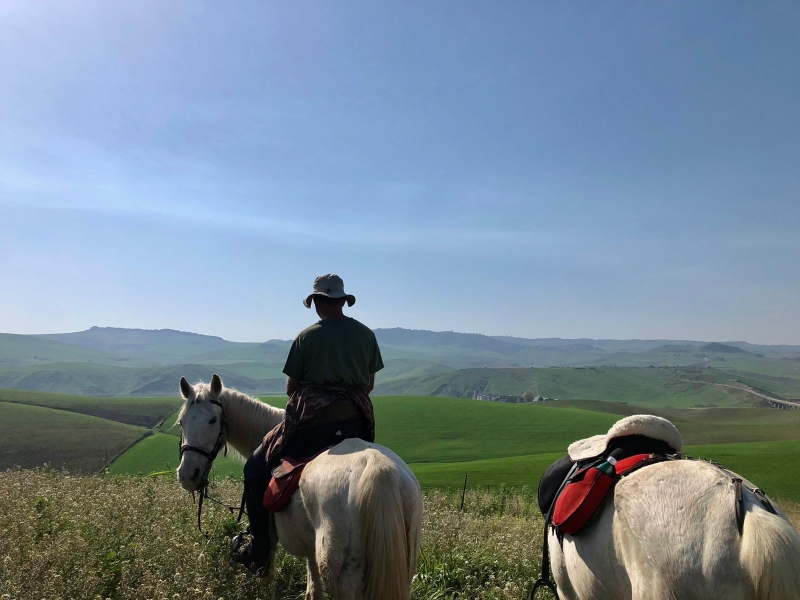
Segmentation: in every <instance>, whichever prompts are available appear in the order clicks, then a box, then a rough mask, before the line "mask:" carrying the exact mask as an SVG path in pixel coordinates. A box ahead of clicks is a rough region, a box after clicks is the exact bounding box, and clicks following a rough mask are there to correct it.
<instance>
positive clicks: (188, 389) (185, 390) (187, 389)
mask: <svg viewBox="0 0 800 600" xmlns="http://www.w3.org/2000/svg"><path fill="white" fill-rule="evenodd" d="M181 396H183V397H184V398H186V399H187V400H188V399H189V398H191V397H192V396H194V388H193V387H192V384H191V383H189V382H188V381H186V377H181Z"/></svg>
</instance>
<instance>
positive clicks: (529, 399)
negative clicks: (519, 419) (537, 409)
mask: <svg viewBox="0 0 800 600" xmlns="http://www.w3.org/2000/svg"><path fill="white" fill-rule="evenodd" d="M533 398H534V395H533V392H525V393H524V394H522V401H523V402H533Z"/></svg>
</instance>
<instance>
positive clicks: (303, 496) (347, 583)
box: [177, 374, 422, 600]
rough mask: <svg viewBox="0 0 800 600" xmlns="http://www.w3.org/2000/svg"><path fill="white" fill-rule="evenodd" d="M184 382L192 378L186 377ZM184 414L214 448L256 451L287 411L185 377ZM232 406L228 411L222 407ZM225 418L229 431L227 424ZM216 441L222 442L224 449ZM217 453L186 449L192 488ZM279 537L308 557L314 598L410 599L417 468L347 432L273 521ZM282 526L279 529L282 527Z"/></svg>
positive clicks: (185, 470) (182, 471)
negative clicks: (326, 593) (411, 467)
mask: <svg viewBox="0 0 800 600" xmlns="http://www.w3.org/2000/svg"><path fill="white" fill-rule="evenodd" d="M184 384H185V385H184ZM181 393H182V395H183V397H184V398H185V400H186V401H185V403H184V406H183V408H182V409H181V412H180V416H179V420H180V423H181V427H182V429H183V436H184V438H185V442H186V443H187V444H189V445H191V446H193V447H196V448H201V449H204V450H205V451H206V452H207V453H209V454H212V460H213V453H214V451H215V449H216V450H219V447H216V446H221V445H222V444H224V443H226V442H227V443H228V444H230V446H232V447H233V448H234V449H235V450H236V451H237V452H238V453H239V454H241V455H242V456H243V457H248V456H250V455H251V454H252V453H253V452H254V451H255V450H256V449H257V448H258V446H259V445H260V444H261V441H262V438H263V437H264V435H265V434H266V433H267V432H268V431H270V430H271V429H272V428H273V427H274V426H275V425H277V424H278V423H280V422H281V420H282V419H283V414H284V411H283V410H280V409H277V408H273V407H271V406H269V405H268V404H265V403H263V402H260V401H258V400H256V399H255V398H251V397H249V396H247V395H245V394H242V393H240V392H237V391H236V390H232V389H224V388H223V386H222V381H221V380H220V378H219V376H218V375H216V374H215V375H214V376H213V378H212V380H211V384H210V385H208V384H204V383H198V384H195V385H194V386H191V385H189V384H188V383H186V380H185V379H182V380H181ZM223 411H224V412H223ZM223 425H224V429H223ZM215 447H216V448H215ZM208 460H209V458H208V457H206V456H205V455H204V454H203V453H201V452H185V453H184V454H183V456H182V457H181V463H180V466H179V467H178V470H177V473H178V480H179V481H180V483H181V485H182V486H183V488H184V489H186V490H188V491H194V490H196V489H197V488H198V486H199V485H200V483H201V479H202V478H201V477H199V475H198V474H199V473H205V472H206V468H207V467H208V466H209V465H208V464H207V462H208ZM271 528H272V533H273V535H272V540H273V542H272V543H273V553H272V556H273V559H272V561H271V565H270V570H269V576H270V578H272V577H273V576H274V554H275V553H274V550H275V547H276V545H277V543H278V541H280V543H281V544H282V545H283V547H284V548H285V549H286V551H287V552H289V553H290V554H294V555H295V556H299V557H302V558H305V559H306V560H307V563H308V585H307V589H306V595H305V598H306V600H323V599H324V598H325V590H326V589H327V591H328V593H330V594H331V595H332V597H333V598H334V599H335V600H409V598H410V597H411V580H412V578H413V576H414V572H415V570H416V566H417V558H418V556H419V548H420V543H421V529H422V493H421V491H420V486H419V483H418V482H417V479H416V478H415V477H414V474H413V473H412V472H411V469H409V468H408V466H407V465H406V464H405V463H404V462H403V461H402V460H401V459H400V457H398V456H397V455H396V454H395V453H394V452H392V451H391V450H389V449H388V448H384V447H383V446H380V445H378V444H370V443H367V442H365V441H363V440H359V439H348V440H345V441H343V442H341V443H340V444H339V445H337V446H335V447H334V448H331V449H330V450H328V451H326V452H323V453H322V454H321V455H320V456H319V457H317V458H316V459H314V461H312V462H311V463H309V464H308V466H306V468H305V470H304V471H303V476H302V479H301V481H300V488H299V489H298V491H297V492H296V493H295V495H294V497H293V498H292V500H291V501H290V502H289V504H288V505H286V507H285V508H284V509H283V510H282V511H281V512H279V513H276V514H275V515H274V519H273V520H272V523H271ZM276 534H277V535H276Z"/></svg>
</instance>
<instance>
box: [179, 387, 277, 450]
mask: <svg viewBox="0 0 800 600" xmlns="http://www.w3.org/2000/svg"><path fill="white" fill-rule="evenodd" d="M192 387H193V388H194V395H193V396H192V397H191V398H187V399H186V400H185V401H184V403H183V406H182V407H181V410H180V411H179V412H178V419H177V421H176V422H175V423H176V424H177V423H180V421H181V419H183V417H184V415H185V414H186V411H187V410H189V408H190V407H192V406H194V405H195V404H202V403H204V402H208V400H209V399H210V398H211V396H212V394H211V385H210V384H208V383H204V382H198V383H195V384H194V385H193V386H192ZM216 400H217V401H218V402H219V403H220V404H222V406H223V408H224V410H225V416H226V417H227V419H228V442H229V445H230V446H231V447H232V448H233V449H234V451H235V453H236V454H237V455H238V456H239V457H240V458H248V457H249V456H250V455H251V454H252V452H253V450H255V449H256V448H257V447H258V445H259V444H260V443H261V439H262V438H263V437H264V435H266V433H267V432H268V431H269V430H270V429H272V428H273V427H274V426H275V425H277V424H278V423H280V422H281V421H282V420H283V414H284V411H283V410H282V409H280V408H275V407H274V406H270V405H269V404H267V403H266V402H261V401H260V400H258V399H256V398H253V397H251V396H248V395H247V394H244V393H242V392H240V391H238V390H236V389H234V388H223V390H222V392H220V394H219V396H216Z"/></svg>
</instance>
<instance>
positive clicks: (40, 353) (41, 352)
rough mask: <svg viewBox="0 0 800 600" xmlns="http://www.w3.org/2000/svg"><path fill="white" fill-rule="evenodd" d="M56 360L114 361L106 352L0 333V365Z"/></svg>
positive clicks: (70, 361)
mask: <svg viewBox="0 0 800 600" xmlns="http://www.w3.org/2000/svg"><path fill="white" fill-rule="evenodd" d="M54 362H69V363H72V362H94V363H101V364H106V363H113V362H114V360H113V358H112V357H110V356H108V355H107V354H106V353H104V352H99V351H96V350H92V349H88V348H81V347H78V346H71V345H68V344H62V343H60V342H57V341H51V340H47V339H41V338H38V337H35V336H32V335H15V334H12V333H0V367H2V366H11V365H42V364H47V363H54Z"/></svg>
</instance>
